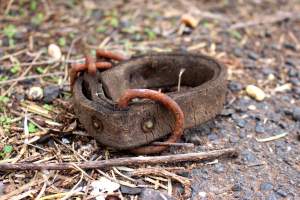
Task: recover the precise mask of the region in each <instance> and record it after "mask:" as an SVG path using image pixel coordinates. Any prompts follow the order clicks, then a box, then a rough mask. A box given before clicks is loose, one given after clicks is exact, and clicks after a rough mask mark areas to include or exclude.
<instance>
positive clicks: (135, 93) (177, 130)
mask: <svg viewBox="0 0 300 200" xmlns="http://www.w3.org/2000/svg"><path fill="white" fill-rule="evenodd" d="M133 98H147V99H151V100H154V101H159V102H160V103H162V104H163V105H164V106H165V107H166V108H167V109H169V110H170V111H171V112H172V113H173V115H174V116H175V126H174V129H173V133H172V135H171V136H170V137H169V138H168V139H167V140H166V141H165V142H170V143H173V142H176V141H177V140H178V139H179V138H180V137H181V135H182V133H183V123H184V115H183V112H182V110H181V108H180V107H179V105H178V104H177V103H176V102H175V101H174V100H173V99H171V98H170V97H169V96H167V95H165V94H163V93H161V92H157V91H155V90H149V89H129V90H126V92H125V93H124V95H123V96H122V97H121V98H120V99H119V101H118V106H119V107H120V108H126V107H128V103H129V101H130V100H131V99H133ZM167 148H168V146H153V145H148V146H143V147H137V148H135V149H132V150H130V151H131V152H133V153H135V154H154V153H160V152H162V151H164V150H165V149H167Z"/></svg>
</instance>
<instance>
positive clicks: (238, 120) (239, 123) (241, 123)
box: [235, 119, 246, 128]
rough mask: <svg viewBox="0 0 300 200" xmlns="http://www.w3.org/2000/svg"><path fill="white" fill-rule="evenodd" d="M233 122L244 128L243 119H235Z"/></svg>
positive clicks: (244, 122)
mask: <svg viewBox="0 0 300 200" xmlns="http://www.w3.org/2000/svg"><path fill="white" fill-rule="evenodd" d="M235 122H236V124H237V126H238V127H240V128H244V127H245V126H246V121H245V120H244V119H236V120H235Z"/></svg>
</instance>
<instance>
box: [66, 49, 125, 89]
mask: <svg viewBox="0 0 300 200" xmlns="http://www.w3.org/2000/svg"><path fill="white" fill-rule="evenodd" d="M96 57H97V59H108V60H115V61H124V60H126V59H128V58H127V57H125V56H123V55H121V54H119V53H115V52H111V51H105V50H102V49H97V51H96ZM111 67H112V63H111V62H106V61H98V62H96V61H95V59H94V58H93V57H92V56H90V55H87V56H85V63H80V64H73V65H72V66H71V70H70V74H69V75H70V85H71V87H73V85H74V82H75V80H76V78H77V76H78V73H79V72H82V71H85V70H87V71H88V73H89V74H92V75H95V74H96V71H97V69H109V68H111Z"/></svg>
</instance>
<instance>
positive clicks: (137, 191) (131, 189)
mask: <svg viewBox="0 0 300 200" xmlns="http://www.w3.org/2000/svg"><path fill="white" fill-rule="evenodd" d="M120 189H121V192H122V194H130V195H136V194H140V193H141V192H142V188H138V187H136V188H135V187H127V186H124V185H122V186H121V188H120Z"/></svg>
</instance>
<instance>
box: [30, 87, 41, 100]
mask: <svg viewBox="0 0 300 200" xmlns="http://www.w3.org/2000/svg"><path fill="white" fill-rule="evenodd" d="M43 93H44V92H43V89H42V88H40V87H37V86H34V87H31V88H30V89H29V91H28V94H27V96H28V99H30V100H41V99H42V98H43V96H44V94H43Z"/></svg>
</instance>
